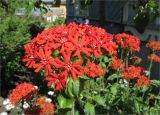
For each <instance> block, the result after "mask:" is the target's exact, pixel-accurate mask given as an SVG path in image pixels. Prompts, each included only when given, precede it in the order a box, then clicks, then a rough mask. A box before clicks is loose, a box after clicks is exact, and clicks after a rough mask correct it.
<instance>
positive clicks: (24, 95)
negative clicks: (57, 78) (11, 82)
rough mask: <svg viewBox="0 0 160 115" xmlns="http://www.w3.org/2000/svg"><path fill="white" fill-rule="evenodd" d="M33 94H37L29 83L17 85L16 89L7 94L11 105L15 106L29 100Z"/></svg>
mask: <svg viewBox="0 0 160 115" xmlns="http://www.w3.org/2000/svg"><path fill="white" fill-rule="evenodd" d="M33 94H34V95H37V94H38V92H37V89H36V88H35V86H34V85H32V84H29V83H22V84H19V85H17V86H16V88H15V89H14V90H13V91H12V92H11V93H10V94H9V100H10V102H11V103H12V104H13V105H16V104H17V103H18V102H20V101H21V100H23V99H26V100H30V99H31V98H32V95H33Z"/></svg>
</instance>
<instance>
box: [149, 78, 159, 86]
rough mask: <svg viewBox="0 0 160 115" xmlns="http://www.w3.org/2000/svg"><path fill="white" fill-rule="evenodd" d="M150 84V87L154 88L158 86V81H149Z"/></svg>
mask: <svg viewBox="0 0 160 115" xmlns="http://www.w3.org/2000/svg"><path fill="white" fill-rule="evenodd" d="M150 83H151V85H153V86H156V87H158V86H160V81H159V80H150Z"/></svg>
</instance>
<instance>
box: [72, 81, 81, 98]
mask: <svg viewBox="0 0 160 115" xmlns="http://www.w3.org/2000/svg"><path fill="white" fill-rule="evenodd" d="M79 86H80V83H79V79H77V80H75V81H74V82H73V94H74V95H75V96H76V97H78V96H79Z"/></svg>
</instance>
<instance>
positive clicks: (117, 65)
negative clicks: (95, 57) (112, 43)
mask: <svg viewBox="0 0 160 115" xmlns="http://www.w3.org/2000/svg"><path fill="white" fill-rule="evenodd" d="M124 66H125V65H124V63H123V62H122V60H121V59H118V58H116V57H115V58H114V59H113V60H112V62H111V65H110V67H111V68H112V69H114V70H117V69H118V68H121V69H123V68H124Z"/></svg>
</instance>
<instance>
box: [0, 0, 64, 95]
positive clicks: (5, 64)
mask: <svg viewBox="0 0 160 115" xmlns="http://www.w3.org/2000/svg"><path fill="white" fill-rule="evenodd" d="M35 8H40V10H41V15H42V14H43V13H44V12H45V11H46V9H45V7H44V4H42V3H41V2H40V0H29V1H28V0H16V1H15V0H8V1H6V0H1V1H0V40H1V46H0V52H1V66H0V69H1V75H2V77H1V83H0V84H2V83H3V85H2V86H1V88H2V95H3V96H4V95H6V93H7V92H8V91H9V89H11V88H12V86H14V85H16V84H18V82H22V81H30V80H31V73H30V72H28V70H26V68H24V64H22V63H21V60H22V57H23V55H24V54H23V53H24V52H23V45H24V44H26V43H27V42H28V40H30V39H32V38H33V37H34V36H36V35H37V33H39V32H41V31H42V30H44V29H45V28H48V27H52V26H57V25H62V24H63V23H64V18H60V19H57V20H56V21H55V22H53V23H51V24H50V23H48V22H46V21H45V20H43V19H42V18H41V15H40V16H39V17H35V16H31V12H32V11H33V10H34V9H35ZM20 10H22V11H24V12H22V15H21V16H17V15H16V13H17V12H20ZM27 76H28V77H27ZM7 89H8V90H7Z"/></svg>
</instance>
